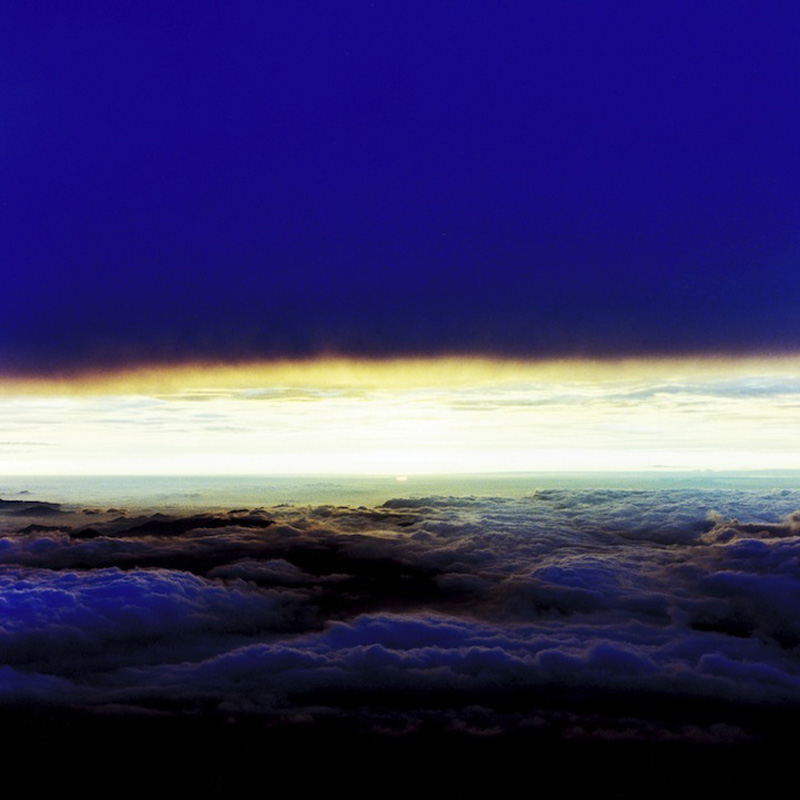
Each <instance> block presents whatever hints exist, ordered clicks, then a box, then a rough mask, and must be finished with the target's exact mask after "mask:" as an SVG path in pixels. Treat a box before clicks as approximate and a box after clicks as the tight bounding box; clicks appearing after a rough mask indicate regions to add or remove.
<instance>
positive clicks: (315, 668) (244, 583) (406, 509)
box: [0, 489, 800, 743]
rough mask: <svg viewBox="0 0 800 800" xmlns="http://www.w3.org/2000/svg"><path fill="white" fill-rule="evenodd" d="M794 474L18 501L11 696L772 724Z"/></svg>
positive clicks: (276, 715)
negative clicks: (202, 507) (734, 486)
mask: <svg viewBox="0 0 800 800" xmlns="http://www.w3.org/2000/svg"><path fill="white" fill-rule="evenodd" d="M797 508H800V491H796V490H788V489H785V490H772V491H735V492H734V491H723V490H688V489H674V490H653V491H650V490H641V491H628V490H612V489H603V490H600V489H598V490H589V489H543V490H539V491H534V492H532V493H531V494H529V495H528V496H526V497H522V498H519V499H514V498H508V497H472V496H467V497H441V496H433V497H415V498H402V497H400V498H394V499H390V500H387V501H386V502H384V503H382V504H379V505H376V506H374V507H366V506H360V507H347V506H331V505H325V506H318V507H313V506H294V505H282V506H272V507H266V508H248V509H237V510H233V511H220V512H218V513H203V514H198V515H195V516H183V517H180V516H168V515H163V514H158V513H152V514H133V513H128V512H126V511H125V510H124V509H83V510H76V509H65V508H62V507H61V506H58V505H56V504H46V503H34V502H29V501H27V500H24V499H23V500H20V499H15V500H6V501H3V502H2V503H0V654H1V656H2V664H1V665H0V704H2V706H3V707H4V708H6V709H14V710H17V711H18V710H20V709H23V710H24V709H36V708H42V707H46V708H48V709H59V708H61V709H71V710H77V709H80V710H81V711H82V712H85V713H100V712H103V711H105V712H109V711H113V713H115V714H123V715H126V714H130V715H171V716H179V717H180V716H184V717H185V716H192V715H195V716H196V715H206V716H211V717H215V716H219V717H224V718H226V719H227V718H230V719H244V718H247V719H253V718H257V719H259V720H262V721H263V722H264V723H265V724H269V725H273V726H279V727H280V726H283V727H285V728H287V729H289V728H291V729H299V728H303V727H304V726H305V727H308V726H314V725H315V724H319V723H324V722H325V721H326V720H328V721H330V720H336V721H337V722H338V724H347V725H348V726H349V727H350V729H353V730H359V731H364V732H368V733H369V734H371V735H378V736H381V735H385V736H413V735H414V734H415V733H416V732H418V731H420V730H426V731H429V730H439V731H444V732H460V733H463V734H465V735H468V736H474V737H503V736H514V735H531V736H542V737H550V738H556V739H562V740H563V739H582V740H591V741H649V742H676V741H677V742H698V743H703V742H708V743H715V742H716V743H725V742H762V743H764V742H766V743H769V742H771V741H773V740H777V739H778V738H780V737H782V736H784V735H785V728H786V724H787V723H786V719H787V715H789V714H790V713H794V712H795V711H796V710H797V707H798V705H799V704H798V700H799V699H800V513H798V512H797V511H796V509H797Z"/></svg>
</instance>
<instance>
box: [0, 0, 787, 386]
mask: <svg viewBox="0 0 800 800" xmlns="http://www.w3.org/2000/svg"><path fill="white" fill-rule="evenodd" d="M798 41H800V6H799V5H798V4H797V3H795V2H767V3H764V2H737V1H736V0H731V1H730V2H725V3H697V2H682V1H681V0H675V1H674V2H656V1H654V2H647V3H640V2H614V1H613V0H603V1H602V2H591V1H590V0H586V1H585V2H536V3H531V2H513V1H507V2H504V1H503V0H494V1H493V2H491V3H490V2H433V3H431V2H421V1H420V0H403V2H361V0H347V1H346V2H305V1H303V0H300V1H298V2H255V1H254V0H241V1H240V2H230V3H222V4H221V3H215V2H209V1H208V0H196V1H195V2H192V3H184V2H126V1H124V0H119V2H114V3H95V2H73V3H62V2H55V1H54V0H51V1H49V2H48V1H47V0H45V1H43V2H37V3H30V2H23V1H22V0H10V1H9V2H5V3H3V4H2V9H0V47H2V53H3V58H2V59H0V96H2V98H3V114H2V126H0V131H1V133H0V136H2V147H1V148H0V175H1V176H2V178H1V180H2V187H3V189H2V192H3V194H2V197H3V213H2V215H0V243H1V244H0V247H1V248H2V251H1V252H2V255H1V256H0V257H1V258H2V264H3V288H2V291H1V292H0V370H1V371H2V372H4V373H6V374H7V375H8V374H25V373H26V374H39V375H54V374H57V373H61V372H64V371H70V370H73V369H84V368H103V367H115V368H122V367H126V366H130V365H133V364H141V363H153V362H163V363H172V362H182V361H186V360H187V359H200V360H209V359H210V360H217V361H218V360H222V361H227V362H230V361H236V360H240V359H245V360H253V359H256V360H257V359H262V358H274V357H281V358H294V357H300V356H311V355H319V354H325V355H330V354H335V355H344V356H353V355H355V356H359V355H368V356H386V355H392V356H409V355H412V356H413V355H436V354H442V353H448V354H450V353H460V354H474V353H483V354H491V355H495V356H514V357H564V356H591V357H608V356H611V357H617V356H621V355H637V356H650V355H658V354H665V353H669V354H675V353H683V354H699V353H706V354H707V353H715V354H720V353H722V354H742V353H763V352H773V353H775V352H781V353H793V352H796V351H797V350H798V345H799V344H800V336H799V335H798V326H797V319H798V311H800V305H799V302H798V297H800V270H798V268H797V265H798V255H799V254H800V223H799V222H798V219H800V216H799V213H800V158H798V148H797V142H798V141H800V94H798V92H797V86H798V82H799V80H800V48H798V46H797V43H798Z"/></svg>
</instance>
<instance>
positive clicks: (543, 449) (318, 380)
mask: <svg viewBox="0 0 800 800" xmlns="http://www.w3.org/2000/svg"><path fill="white" fill-rule="evenodd" d="M798 407H800V360H799V359H795V358H783V359H747V360H739V361H732V360H718V359H714V360H712V359H708V360H697V359H692V360H688V359H686V360H662V361H623V362H581V361H571V362H570V361H561V362H543V363H525V362H515V361H493V360H489V359H483V360H481V359H431V360H422V359H418V360H401V361H376V362H370V361H343V360H339V361H322V360H320V361H311V362H296V363H291V362H283V363H276V364H269V363H259V364H247V365H241V366H238V367H230V366H228V367H225V366H222V367H219V366H213V365H211V366H205V367H202V366H197V365H189V366H183V367H179V368H175V369H165V368H160V369H156V368H152V369H142V370H137V371H132V372H123V373H117V374H106V375H82V376H76V377H74V378H72V379H69V380H68V379H64V380H61V381H52V380H50V381H44V380H6V381H4V382H3V384H2V397H0V424H2V430H3V436H2V440H0V459H1V460H0V472H1V473H2V474H6V475H12V474H18V475H24V474H97V473H104V474H210V473H215V474H297V475H300V474H322V473H329V474H381V475H384V474H385V475H397V476H401V477H402V476H407V475H414V474H431V473H467V472H514V471H541V470H558V471H562V470H579V471H586V470H602V471H609V470H632V469H661V468H670V469H764V468H786V469H795V468H798V467H800V459H798V456H797V452H796V449H795V446H794V443H795V442H796V441H798V437H800V420H799V419H798V414H797V408H798ZM401 477H398V480H400V479H401Z"/></svg>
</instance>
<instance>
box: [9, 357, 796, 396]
mask: <svg viewBox="0 0 800 800" xmlns="http://www.w3.org/2000/svg"><path fill="white" fill-rule="evenodd" d="M776 371H781V372H790V373H793V374H800V355H791V356H787V355H782V356H747V357H740V358H732V357H726V356H698V357H683V358H669V357H665V358H648V359H645V358H626V359H529V360H524V359H506V358H489V357H457V356H454V357H431V358H395V359H391V358H381V359H356V358H350V359H348V358H316V359H301V360H283V361H252V362H241V363H236V364H220V363H200V362H187V363H183V364H173V365H153V366H145V367H135V368H129V369H118V370H105V371H85V372H80V373H75V374H72V375H68V376H65V377H60V378H39V377H20V376H14V375H6V376H3V375H2V374H0V395H20V394H22V395H63V396H67V395H123V394H126V395H131V394H145V395H153V394H171V393H175V392H181V391H186V390H194V389H247V388H255V387H267V386H282V387H303V388H305V387H314V388H320V389H324V388H342V387H352V388H389V389H402V388H424V387H432V386H437V387H455V386H467V385H476V384H477V385H480V384H486V383H511V382H516V381H531V380H534V381H546V382H553V381H555V382H561V381H565V380H566V381H575V382H579V383H597V382H606V381H616V380H622V379H635V378H641V379H648V378H650V379H654V378H666V377H683V378H690V377H698V376H703V377H719V376H725V375H730V374H735V375H738V374H747V375H751V376H757V375H761V374H773V373H774V372H776Z"/></svg>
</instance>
